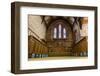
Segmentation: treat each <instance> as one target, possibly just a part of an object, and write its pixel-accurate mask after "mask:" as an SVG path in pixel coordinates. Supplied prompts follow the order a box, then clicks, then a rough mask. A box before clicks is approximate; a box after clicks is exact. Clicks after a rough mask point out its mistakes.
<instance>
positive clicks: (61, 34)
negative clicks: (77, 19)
mask: <svg viewBox="0 0 100 76" xmlns="http://www.w3.org/2000/svg"><path fill="white" fill-rule="evenodd" d="M66 35H67V32H66V28H65V27H64V26H63V25H62V24H58V25H57V26H56V27H54V29H53V38H54V39H66Z"/></svg>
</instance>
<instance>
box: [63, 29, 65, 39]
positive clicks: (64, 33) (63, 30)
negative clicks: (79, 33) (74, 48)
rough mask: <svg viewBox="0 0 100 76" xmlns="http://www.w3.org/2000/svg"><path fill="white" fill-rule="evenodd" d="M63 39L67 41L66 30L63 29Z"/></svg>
mask: <svg viewBox="0 0 100 76" xmlns="http://www.w3.org/2000/svg"><path fill="white" fill-rule="evenodd" d="M63 38H64V39H65V38H66V29H65V28H63Z"/></svg>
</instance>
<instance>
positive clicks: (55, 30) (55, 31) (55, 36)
mask: <svg viewBox="0 0 100 76" xmlns="http://www.w3.org/2000/svg"><path fill="white" fill-rule="evenodd" d="M53 37H54V38H57V28H54V34H53Z"/></svg>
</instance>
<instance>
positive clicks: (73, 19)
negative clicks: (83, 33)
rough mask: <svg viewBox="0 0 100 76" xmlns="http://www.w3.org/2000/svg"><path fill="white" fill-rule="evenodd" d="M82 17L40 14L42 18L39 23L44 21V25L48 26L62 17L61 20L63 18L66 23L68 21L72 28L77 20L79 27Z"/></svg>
mask: <svg viewBox="0 0 100 76" xmlns="http://www.w3.org/2000/svg"><path fill="white" fill-rule="evenodd" d="M82 18H83V17H66V16H63V17H62V16H41V19H42V22H41V23H45V25H46V27H49V26H50V24H51V23H52V22H53V21H55V20H58V19H62V20H65V21H66V22H67V23H69V24H70V26H71V27H72V28H73V26H74V24H75V23H77V22H79V25H80V28H81V25H82V21H81V20H82Z"/></svg>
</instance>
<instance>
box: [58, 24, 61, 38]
mask: <svg viewBox="0 0 100 76" xmlns="http://www.w3.org/2000/svg"><path fill="white" fill-rule="evenodd" d="M58 27H59V32H58V35H59V39H60V38H61V35H62V33H61V29H62V28H61V24H59V26H58Z"/></svg>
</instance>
